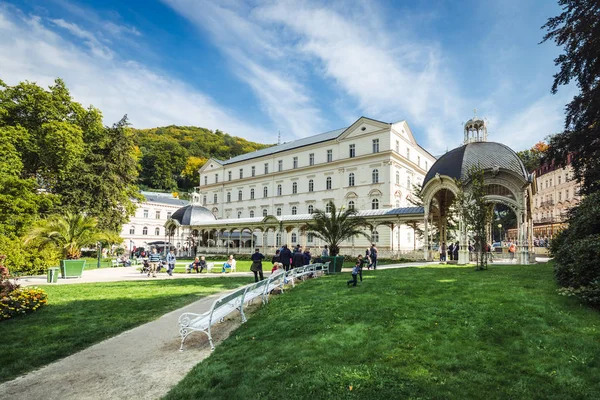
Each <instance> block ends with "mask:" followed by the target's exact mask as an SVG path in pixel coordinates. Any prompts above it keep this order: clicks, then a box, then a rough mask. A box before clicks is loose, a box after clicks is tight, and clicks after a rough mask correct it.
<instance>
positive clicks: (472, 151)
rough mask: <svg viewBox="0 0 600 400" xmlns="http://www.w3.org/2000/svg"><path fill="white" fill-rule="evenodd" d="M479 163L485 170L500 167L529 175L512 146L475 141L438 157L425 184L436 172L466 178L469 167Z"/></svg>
mask: <svg viewBox="0 0 600 400" xmlns="http://www.w3.org/2000/svg"><path fill="white" fill-rule="evenodd" d="M478 165H479V166H480V167H481V168H482V169H484V170H490V169H494V168H496V167H499V168H500V169H503V170H508V171H511V172H514V173H517V174H518V175H520V176H521V177H523V178H524V179H528V177H529V174H528V173H527V170H525V166H524V165H523V162H522V161H521V159H520V158H519V156H518V155H517V153H515V152H514V151H513V150H512V149H511V148H510V147H508V146H506V145H504V144H501V143H496V142H475V143H469V144H466V145H463V146H461V147H458V148H456V149H453V150H450V151H449V152H447V153H446V154H444V155H443V156H441V157H440V158H438V160H437V161H436V162H435V164H433V165H432V166H431V169H430V170H429V171H428V172H427V175H426V176H425V180H424V181H423V186H425V184H427V182H429V181H430V180H431V179H432V178H433V177H434V176H435V175H436V174H440V175H446V176H449V177H451V178H456V179H464V178H466V177H467V174H468V172H469V169H470V168H471V167H473V166H478Z"/></svg>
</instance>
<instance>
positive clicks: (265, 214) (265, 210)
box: [263, 208, 267, 217]
mask: <svg viewBox="0 0 600 400" xmlns="http://www.w3.org/2000/svg"><path fill="white" fill-rule="evenodd" d="M266 216H267V209H266V208H263V217H266Z"/></svg>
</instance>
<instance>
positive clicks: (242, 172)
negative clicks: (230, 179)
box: [240, 168, 244, 179]
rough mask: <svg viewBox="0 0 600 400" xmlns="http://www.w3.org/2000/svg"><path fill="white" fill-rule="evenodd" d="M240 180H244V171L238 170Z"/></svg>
mask: <svg viewBox="0 0 600 400" xmlns="http://www.w3.org/2000/svg"><path fill="white" fill-rule="evenodd" d="M240 179H244V169H243V168H240Z"/></svg>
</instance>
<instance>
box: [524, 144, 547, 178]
mask: <svg viewBox="0 0 600 400" xmlns="http://www.w3.org/2000/svg"><path fill="white" fill-rule="evenodd" d="M547 151H548V145H547V144H546V143H544V142H543V141H539V142H537V143H536V144H535V145H534V146H533V147H531V149H528V150H522V151H519V152H517V155H518V156H519V158H520V159H521V161H522V162H523V165H524V166H525V169H526V170H527V171H529V172H532V171H535V170H536V169H538V168H539V167H540V165H541V164H542V159H543V158H544V156H545V155H546V152H547Z"/></svg>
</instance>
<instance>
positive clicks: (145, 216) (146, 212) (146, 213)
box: [144, 210, 148, 218]
mask: <svg viewBox="0 0 600 400" xmlns="http://www.w3.org/2000/svg"><path fill="white" fill-rule="evenodd" d="M144 218H148V210H144Z"/></svg>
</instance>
